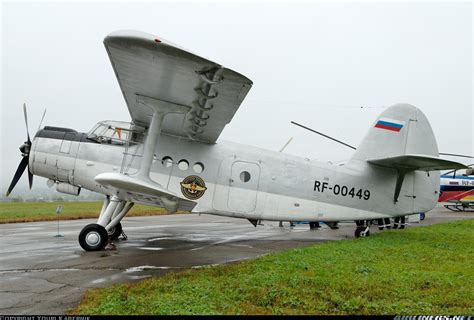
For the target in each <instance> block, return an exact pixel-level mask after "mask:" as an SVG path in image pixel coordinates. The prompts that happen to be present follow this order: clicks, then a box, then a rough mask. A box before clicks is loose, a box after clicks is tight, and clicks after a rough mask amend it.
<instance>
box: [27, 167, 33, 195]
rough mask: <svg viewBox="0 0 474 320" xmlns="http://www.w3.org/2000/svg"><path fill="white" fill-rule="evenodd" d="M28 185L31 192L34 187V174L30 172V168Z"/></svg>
mask: <svg viewBox="0 0 474 320" xmlns="http://www.w3.org/2000/svg"><path fill="white" fill-rule="evenodd" d="M28 185H29V186H30V190H31V187H33V174H32V173H31V172H30V169H29V168H28Z"/></svg>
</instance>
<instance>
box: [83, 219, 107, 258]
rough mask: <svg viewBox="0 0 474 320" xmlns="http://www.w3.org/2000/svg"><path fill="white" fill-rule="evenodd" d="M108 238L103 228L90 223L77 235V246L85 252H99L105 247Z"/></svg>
mask: <svg viewBox="0 0 474 320" xmlns="http://www.w3.org/2000/svg"><path fill="white" fill-rule="evenodd" d="M108 238H109V236H108V234H107V230H105V228H104V227H103V226H101V225H100V224H96V223H92V224H88V225H87V226H85V227H84V228H83V229H82V230H81V232H80V233H79V244H80V245H81V247H82V249H84V250H85V251H99V250H102V249H103V248H104V247H105V244H106V243H107V240H108Z"/></svg>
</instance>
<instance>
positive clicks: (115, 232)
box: [107, 222, 122, 240]
mask: <svg viewBox="0 0 474 320" xmlns="http://www.w3.org/2000/svg"><path fill="white" fill-rule="evenodd" d="M107 233H108V234H109V238H110V239H112V240H117V239H118V237H120V235H121V234H122V224H121V223H120V222H119V223H117V225H116V226H115V227H113V228H112V229H110V230H109V231H108V232H107Z"/></svg>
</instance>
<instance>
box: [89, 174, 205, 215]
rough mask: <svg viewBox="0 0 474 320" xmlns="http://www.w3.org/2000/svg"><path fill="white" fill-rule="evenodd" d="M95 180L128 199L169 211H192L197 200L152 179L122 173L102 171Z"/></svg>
mask: <svg viewBox="0 0 474 320" xmlns="http://www.w3.org/2000/svg"><path fill="white" fill-rule="evenodd" d="M94 179H95V181H97V182H98V183H100V184H101V185H102V186H104V187H105V188H107V189H109V190H110V191H112V192H113V193H115V194H120V196H121V197H122V198H124V199H126V200H128V201H131V202H137V203H142V204H146V205H152V206H159V207H163V208H165V209H166V210H168V211H169V212H176V211H177V210H183V211H191V210H192V209H193V208H194V207H195V206H196V204H197V203H196V202H194V201H191V200H188V199H184V198H181V197H178V196H177V195H175V194H174V193H173V192H171V191H169V190H167V189H165V188H163V187H162V186H161V185H159V184H158V183H155V182H154V181H151V180H148V181H146V180H143V179H139V178H136V177H133V176H128V175H124V174H120V173H113V172H107V173H101V174H99V175H97V176H96V177H95V178H94Z"/></svg>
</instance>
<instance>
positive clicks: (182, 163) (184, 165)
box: [178, 159, 189, 170]
mask: <svg viewBox="0 0 474 320" xmlns="http://www.w3.org/2000/svg"><path fill="white" fill-rule="evenodd" d="M178 168H180V169H181V170H188V168H189V162H188V161H186V160H184V159H181V160H179V162H178Z"/></svg>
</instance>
